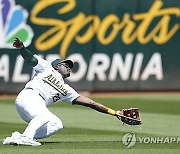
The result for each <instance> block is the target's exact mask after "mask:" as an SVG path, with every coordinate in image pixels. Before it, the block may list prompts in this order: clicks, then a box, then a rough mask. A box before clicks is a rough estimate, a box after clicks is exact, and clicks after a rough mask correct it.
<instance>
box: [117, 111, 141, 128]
mask: <svg viewBox="0 0 180 154" xmlns="http://www.w3.org/2000/svg"><path fill="white" fill-rule="evenodd" d="M116 117H117V118H118V119H119V120H121V121H122V122H123V124H124V123H125V124H128V125H140V124H142V122H141V117H140V113H139V109H138V108H130V109H123V110H119V111H117V112H116Z"/></svg>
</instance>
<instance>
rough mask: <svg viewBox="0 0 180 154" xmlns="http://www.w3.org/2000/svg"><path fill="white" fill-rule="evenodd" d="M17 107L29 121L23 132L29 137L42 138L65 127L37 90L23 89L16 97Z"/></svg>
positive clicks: (25, 119)
mask: <svg viewBox="0 0 180 154" xmlns="http://www.w3.org/2000/svg"><path fill="white" fill-rule="evenodd" d="M16 109H17V111H18V113H19V115H20V116H21V118H22V119H23V120H24V121H26V122H28V123H29V124H28V126H27V128H26V129H25V131H24V133H23V135H25V136H27V137H30V138H35V139H41V138H45V137H48V136H51V135H52V134H54V133H56V132H57V131H59V130H60V129H62V128H63V124H62V121H61V120H60V119H59V118H58V117H57V116H55V115H54V114H52V113H51V112H50V111H49V110H48V108H47V107H46V105H45V100H44V99H43V98H42V97H41V96H40V95H39V92H38V91H37V90H33V89H23V90H22V91H21V92H20V93H19V95H18V96H17V98H16Z"/></svg>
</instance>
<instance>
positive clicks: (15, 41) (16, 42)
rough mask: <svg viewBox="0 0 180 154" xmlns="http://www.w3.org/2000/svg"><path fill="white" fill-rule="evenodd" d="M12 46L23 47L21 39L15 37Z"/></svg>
mask: <svg viewBox="0 0 180 154" xmlns="http://www.w3.org/2000/svg"><path fill="white" fill-rule="evenodd" d="M13 47H15V48H17V49H23V48H24V44H23V42H22V41H21V40H19V39H18V38H16V39H15V40H14V42H13Z"/></svg>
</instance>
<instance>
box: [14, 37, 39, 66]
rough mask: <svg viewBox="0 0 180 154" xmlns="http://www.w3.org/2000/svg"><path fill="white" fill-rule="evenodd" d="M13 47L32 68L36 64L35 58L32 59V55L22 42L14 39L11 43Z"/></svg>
mask: <svg viewBox="0 0 180 154" xmlns="http://www.w3.org/2000/svg"><path fill="white" fill-rule="evenodd" d="M13 46H14V47H15V48H16V49H18V50H19V52H20V54H21V55H22V57H23V58H24V60H25V61H26V62H27V63H28V64H29V65H30V66H32V67H35V66H36V65H37V64H38V60H37V58H35V57H34V55H33V54H32V53H31V52H30V51H29V50H28V49H26V47H25V46H24V44H23V42H22V41H21V40H19V39H18V38H16V39H15V40H14V42H13Z"/></svg>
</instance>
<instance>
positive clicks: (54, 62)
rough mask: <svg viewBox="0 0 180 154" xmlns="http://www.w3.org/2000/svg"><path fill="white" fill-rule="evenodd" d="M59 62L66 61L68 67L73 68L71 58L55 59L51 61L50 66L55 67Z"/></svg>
mask: <svg viewBox="0 0 180 154" xmlns="http://www.w3.org/2000/svg"><path fill="white" fill-rule="evenodd" d="M61 63H67V64H68V65H69V68H70V69H72V68H73V65H74V64H73V62H72V61H71V60H61V59H55V60H54V61H52V62H51V65H52V67H55V66H56V65H57V64H61Z"/></svg>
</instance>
